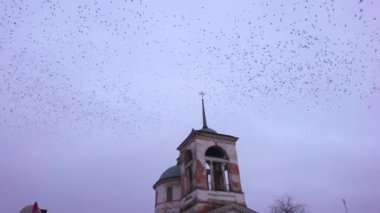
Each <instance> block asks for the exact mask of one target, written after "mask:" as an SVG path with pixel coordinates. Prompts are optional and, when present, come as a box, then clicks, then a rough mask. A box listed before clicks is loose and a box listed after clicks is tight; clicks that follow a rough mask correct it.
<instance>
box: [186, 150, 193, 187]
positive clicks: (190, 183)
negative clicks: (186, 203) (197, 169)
mask: <svg viewBox="0 0 380 213" xmlns="http://www.w3.org/2000/svg"><path fill="white" fill-rule="evenodd" d="M192 160H193V154H192V153H191V150H187V151H186V152H185V180H186V181H185V183H186V191H188V192H189V191H191V190H192V189H193V169H192V168H193V167H192V165H193V163H192Z"/></svg>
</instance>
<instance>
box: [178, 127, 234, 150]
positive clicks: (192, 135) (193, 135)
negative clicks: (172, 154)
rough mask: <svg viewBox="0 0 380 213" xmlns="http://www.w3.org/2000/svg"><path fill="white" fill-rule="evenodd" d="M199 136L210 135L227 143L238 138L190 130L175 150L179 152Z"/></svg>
mask: <svg viewBox="0 0 380 213" xmlns="http://www.w3.org/2000/svg"><path fill="white" fill-rule="evenodd" d="M199 134H206V135H212V136H214V137H219V138H224V139H227V140H229V141H237V140H238V139H239V138H238V137H235V136H232V135H225V134H220V133H213V132H208V131H202V129H200V130H194V129H192V130H191V132H190V134H189V135H188V136H187V137H186V138H185V140H183V141H182V143H181V144H180V145H179V146H178V147H177V150H181V148H182V147H183V146H184V145H185V144H186V143H187V142H188V141H189V140H191V139H192V138H193V137H195V136H197V135H199Z"/></svg>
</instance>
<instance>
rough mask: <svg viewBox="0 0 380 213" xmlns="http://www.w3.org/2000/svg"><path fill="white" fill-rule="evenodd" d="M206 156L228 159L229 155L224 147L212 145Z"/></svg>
mask: <svg viewBox="0 0 380 213" xmlns="http://www.w3.org/2000/svg"><path fill="white" fill-rule="evenodd" d="M206 157H214V158H221V159H226V160H228V155H227V153H226V151H224V149H223V148H222V147H219V146H212V147H210V148H208V149H207V150H206Z"/></svg>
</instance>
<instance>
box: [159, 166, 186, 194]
mask: <svg viewBox="0 0 380 213" xmlns="http://www.w3.org/2000/svg"><path fill="white" fill-rule="evenodd" d="M180 177H181V167H180V166H179V164H177V165H175V166H172V167H169V168H168V169H166V170H165V171H164V172H163V173H162V174H161V176H160V178H159V179H158V181H157V182H156V183H155V184H154V186H153V188H155V187H156V186H157V185H158V184H159V183H160V182H162V181H165V180H173V179H180Z"/></svg>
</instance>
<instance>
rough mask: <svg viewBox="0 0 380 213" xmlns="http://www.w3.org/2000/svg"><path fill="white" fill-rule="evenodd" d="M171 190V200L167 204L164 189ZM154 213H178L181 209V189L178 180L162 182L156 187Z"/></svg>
mask: <svg viewBox="0 0 380 213" xmlns="http://www.w3.org/2000/svg"><path fill="white" fill-rule="evenodd" d="M168 187H172V188H173V200H172V201H170V202H167V200H166V188H168ZM156 193H157V197H156V208H155V213H178V212H179V211H180V208H181V187H180V183H179V180H176V181H169V182H164V183H162V184H160V185H158V186H157V187H156Z"/></svg>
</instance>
